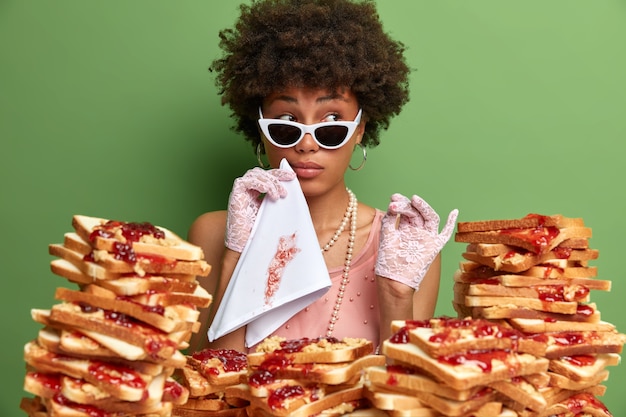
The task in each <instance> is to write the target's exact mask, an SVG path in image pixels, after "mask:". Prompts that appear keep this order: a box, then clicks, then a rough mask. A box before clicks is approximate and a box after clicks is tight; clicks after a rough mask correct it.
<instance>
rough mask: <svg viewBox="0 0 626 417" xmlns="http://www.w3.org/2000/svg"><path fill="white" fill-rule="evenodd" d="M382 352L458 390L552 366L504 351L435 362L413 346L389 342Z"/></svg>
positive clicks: (439, 359) (531, 356) (467, 353)
mask: <svg viewBox="0 0 626 417" xmlns="http://www.w3.org/2000/svg"><path fill="white" fill-rule="evenodd" d="M382 351H383V354H385V355H386V356H387V357H389V358H391V359H395V360H399V361H401V362H403V363H408V364H411V365H413V366H416V367H418V368H420V369H423V370H425V371H426V372H427V373H429V374H430V375H433V376H434V377H435V378H437V379H438V380H440V381H442V382H443V383H445V384H447V385H449V386H451V387H452V388H456V389H468V388H472V387H475V386H478V385H486V384H488V383H490V382H493V381H499V380H502V379H506V378H512V377H515V376H521V375H526V374H535V373H539V372H545V371H547V370H548V363H549V361H548V359H545V358H541V357H536V356H534V355H530V354H527V353H515V352H509V351H504V350H494V351H484V352H480V351H478V352H474V353H471V352H461V353H459V354H458V355H454V356H446V357H439V358H432V357H431V356H429V355H428V354H426V352H424V351H423V350H422V349H420V348H419V347H418V346H416V345H414V344H412V343H392V342H391V341H390V340H385V341H384V342H383V345H382ZM455 363H456V364H455Z"/></svg>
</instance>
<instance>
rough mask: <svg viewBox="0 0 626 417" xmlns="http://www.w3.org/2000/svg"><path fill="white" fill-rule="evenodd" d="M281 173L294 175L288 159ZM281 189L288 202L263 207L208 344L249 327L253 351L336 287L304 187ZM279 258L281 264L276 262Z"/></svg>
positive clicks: (248, 340) (248, 343)
mask: <svg viewBox="0 0 626 417" xmlns="http://www.w3.org/2000/svg"><path fill="white" fill-rule="evenodd" d="M280 168H281V169H287V170H290V171H293V170H292V169H291V166H289V163H288V162H287V161H286V160H285V159H283V160H282V161H281V163H280ZM283 185H284V186H285V188H286V189H287V196H286V197H285V198H280V199H278V200H276V201H271V200H270V199H269V198H265V199H264V200H263V202H262V203H261V207H260V208H259V212H258V214H257V218H256V221H255V223H254V226H253V227H252V231H251V233H250V238H249V239H248V242H247V243H246V246H245V247H244V248H243V251H242V253H241V257H240V258H239V262H238V263H237V266H236V267H235V271H234V272H233V275H232V278H231V279H230V282H229V283H228V287H227V288H226V292H225V293H224V298H223V299H222V302H221V303H220V305H219V308H218V310H217V314H216V315H215V318H214V320H213V322H212V323H211V327H210V328H209V331H208V337H209V341H213V340H215V339H217V338H219V337H221V336H223V335H225V334H228V333H230V332H232V331H234V330H236V329H238V328H240V327H241V326H244V325H248V327H247V329H246V346H248V347H250V346H253V345H255V344H256V343H258V342H260V341H262V340H263V339H264V338H265V337H267V336H268V335H269V334H270V333H272V332H273V331H274V330H276V329H277V328H278V327H280V325H282V324H283V323H285V322H286V321H287V320H288V319H289V318H291V317H292V316H293V315H294V314H296V313H297V312H299V311H300V310H302V309H303V308H305V307H306V306H308V305H309V304H311V303H312V302H314V301H315V300H317V299H318V298H319V297H321V296H322V295H323V294H324V293H326V291H328V289H329V288H330V286H331V284H332V283H331V280H330V276H329V274H328V269H327V268H326V264H325V263H324V258H323V256H322V253H321V251H320V246H319V242H318V240H317V235H316V234H315V229H314V228H313V222H312V221H311V216H310V213H309V207H308V205H307V203H306V200H305V199H304V194H303V193H302V189H301V188H300V183H299V182H298V180H297V179H294V180H292V181H286V182H284V183H283ZM279 254H282V255H283V258H284V261H283V262H278V258H277V256H278V255H279ZM270 271H273V272H270ZM270 276H271V277H274V278H275V280H274V281H273V282H271V281H270V280H268V277H270Z"/></svg>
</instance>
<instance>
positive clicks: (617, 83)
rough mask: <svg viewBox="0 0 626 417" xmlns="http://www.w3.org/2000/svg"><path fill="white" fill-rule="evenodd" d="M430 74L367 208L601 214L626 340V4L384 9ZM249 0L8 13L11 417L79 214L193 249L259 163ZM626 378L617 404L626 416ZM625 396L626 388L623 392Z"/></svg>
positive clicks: (5, 392)
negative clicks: (201, 227)
mask: <svg viewBox="0 0 626 417" xmlns="http://www.w3.org/2000/svg"><path fill="white" fill-rule="evenodd" d="M378 5H379V10H380V14H381V16H382V18H383V20H384V22H385V25H386V27H387V29H388V31H389V32H391V33H392V35H393V36H394V37H396V38H398V39H400V40H402V41H403V42H404V43H405V44H406V46H407V47H408V51H407V57H408V61H409V63H410V65H411V66H412V67H413V68H415V71H414V72H413V74H412V99H411V102H410V103H409V104H408V105H407V107H406V109H405V111H404V112H403V114H402V115H400V116H399V117H397V118H396V119H395V120H394V121H393V123H392V126H391V128H390V129H389V130H388V131H387V132H385V133H384V135H383V137H382V144H381V145H380V146H379V147H378V148H376V149H373V150H371V151H370V154H369V160H368V163H367V166H366V167H365V169H363V170H362V171H360V172H357V173H350V175H349V183H350V186H351V187H352V188H353V190H354V191H355V192H356V194H357V196H358V197H359V198H360V199H361V200H362V201H365V202H367V203H369V204H371V205H374V206H377V207H380V208H385V207H386V204H387V201H388V198H389V195H390V194H391V193H393V192H401V193H404V194H413V193H417V194H420V195H421V196H422V197H424V198H426V199H427V200H428V201H429V202H430V203H431V204H432V205H433V206H434V207H435V209H436V210H437V211H438V212H439V213H440V214H441V215H442V217H445V216H446V215H447V213H448V212H449V211H450V210H451V209H453V208H458V209H459V210H460V217H459V220H460V221H471V220H482V219H491V218H515V217H521V216H524V215H525V214H527V213H530V212H535V213H542V214H555V213H561V214H564V215H566V216H571V217H582V218H584V220H585V222H586V224H587V225H588V226H590V227H592V228H593V232H594V236H593V238H592V240H591V246H592V247H594V248H596V249H599V250H600V258H599V259H598V261H596V262H595V265H597V266H598V269H599V278H602V279H608V280H612V281H613V290H612V291H611V292H610V293H597V292H596V293H592V300H593V301H595V302H596V303H597V304H598V306H599V309H600V310H601V312H602V315H603V318H604V319H605V320H607V321H610V322H612V323H614V324H616V325H617V327H618V329H619V330H620V331H622V332H626V319H625V316H624V314H623V307H621V306H620V304H621V303H622V302H624V301H623V300H624V297H625V296H626V284H625V283H624V280H625V279H626V277H624V276H623V267H622V266H621V261H622V259H623V256H624V254H623V249H622V247H623V243H622V238H623V229H624V226H623V224H624V221H623V215H624V212H625V211H626V210H625V207H624V199H623V192H624V186H623V181H624V179H625V178H626V175H625V174H626V171H625V169H624V161H623V159H624V140H625V139H626V117H625V114H626V78H625V74H626V54H625V53H624V52H625V50H624V45H626V2H625V1H623V0H593V1H591V0H550V1H546V0H524V1H522V0H517V1H505V0H473V1H461V0H454V1H453V0H437V1H435V0H431V1H426V0H379V1H378ZM236 13H237V2H235V1H223V2H217V1H209V0H206V1H193V0H186V1H177V2H173V1H165V0H150V1H147V0H134V1H121V0H112V1H106V2H104V1H100V2H96V1H85V0H76V1H70V0H59V1H54V2H52V1H34V0H0V187H1V188H0V190H1V204H0V210H1V212H0V222H1V223H0V225H1V226H0V236H1V238H0V261H1V264H0V265H1V266H2V268H3V269H2V275H3V280H2V281H3V285H4V287H3V290H2V292H1V295H0V296H1V297H2V302H1V303H0V306H1V309H2V310H1V313H0V320H1V321H2V334H1V336H0V337H1V338H2V343H1V344H0V346H2V348H1V349H2V351H1V352H2V355H0V360H1V364H0V369H1V370H2V374H3V380H4V382H3V389H2V390H0V415H2V416H19V415H21V414H22V413H21V412H20V411H19V410H18V408H17V407H18V404H19V399H20V397H22V396H23V395H24V394H23V391H22V382H23V376H24V363H23V358H22V347H23V345H24V344H25V343H26V342H27V341H28V340H30V339H32V338H34V337H35V335H36V333H37V330H38V329H39V325H37V324H35V323H34V322H32V321H31V319H30V309H31V308H35V307H36V308H49V307H50V306H51V305H52V304H53V303H54V302H55V300H54V299H53V293H54V290H55V288H56V287H58V286H66V285H67V284H66V282H65V281H64V280H62V279H61V278H59V277H57V276H55V275H53V274H52V273H51V272H49V265H48V264H49V262H50V260H51V259H52V258H51V257H50V256H49V255H48V249H47V247H48V244H50V243H57V242H61V240H62V238H63V234H64V233H65V232H68V231H70V230H71V224H70V221H71V216H72V215H73V214H76V213H80V214H88V215H94V216H102V217H109V218H118V219H122V220H128V221H144V220H145V221H150V222H153V223H155V224H160V225H163V226H166V227H169V228H171V229H173V230H175V231H177V232H178V233H179V234H181V235H183V236H185V235H186V231H187V228H188V227H189V225H190V224H191V222H192V221H193V219H194V218H195V217H196V216H198V215H199V214H201V213H202V212H204V211H207V210H213V209H221V208H224V206H225V203H226V199H227V195H228V192H229V190H230V187H231V184H232V180H233V179H234V178H235V177H236V176H239V175H241V174H242V173H243V172H245V170H246V169H248V168H249V167H252V166H253V165H255V163H256V162H255V158H254V155H253V152H252V149H251V147H250V146H249V145H248V144H247V143H244V141H243V140H242V139H240V138H239V137H237V136H236V135H234V134H233V132H232V131H230V130H229V127H230V120H229V119H228V112H227V110H226V109H225V108H222V107H221V106H220V104H219V98H218V96H217V94H216V90H215V88H214V85H213V78H212V76H211V74H210V73H209V72H208V71H207V67H208V65H209V63H210V61H211V60H212V59H213V58H215V57H216V56H217V53H218V51H217V42H218V39H217V31H218V29H220V28H223V27H224V26H227V25H229V24H230V23H231V22H232V21H233V20H234V17H235V15H236ZM463 248H464V245H463V244H460V243H454V242H451V243H450V244H448V246H447V247H446V248H445V249H444V269H443V276H442V290H441V293H440V299H439V304H438V308H437V313H438V314H448V315H451V314H454V312H453V310H452V308H451V304H450V301H451V299H452V274H453V273H454V270H455V269H456V268H457V266H458V262H459V261H460V260H461V256H460V254H461V252H462V250H463ZM624 384H626V366H624V365H621V366H618V367H616V368H611V377H610V379H609V381H608V383H607V386H608V390H607V394H606V396H605V397H604V401H605V402H606V404H607V405H608V406H609V408H610V409H611V411H612V412H613V414H614V415H615V416H622V415H626V398H625V397H624V395H623V394H624V389H623V387H624ZM620 394H621V395H620Z"/></svg>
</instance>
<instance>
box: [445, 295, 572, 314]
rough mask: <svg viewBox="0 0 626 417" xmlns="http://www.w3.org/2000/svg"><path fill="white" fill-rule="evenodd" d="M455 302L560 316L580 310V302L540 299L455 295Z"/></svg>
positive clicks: (471, 305)
mask: <svg viewBox="0 0 626 417" xmlns="http://www.w3.org/2000/svg"><path fill="white" fill-rule="evenodd" d="M454 302H456V303H459V304H463V305H466V306H468V307H491V306H500V307H501V306H505V305H508V306H516V307H525V308H529V309H533V310H539V311H546V312H549V313H559V314H575V313H576V312H577V308H578V302H576V301H551V302H545V301H543V300H540V299H538V298H524V297H506V296H503V297H498V296H479V295H462V294H455V298H454Z"/></svg>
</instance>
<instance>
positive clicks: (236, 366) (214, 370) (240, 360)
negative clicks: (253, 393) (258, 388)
mask: <svg viewBox="0 0 626 417" xmlns="http://www.w3.org/2000/svg"><path fill="white" fill-rule="evenodd" d="M187 364H188V365H189V366H190V367H191V368H193V369H195V370H196V371H198V372H199V373H200V374H201V375H202V376H203V377H204V378H206V380H207V381H208V383H209V384H211V385H235V384H238V383H240V382H243V381H244V380H245V377H246V375H247V373H248V359H247V356H246V354H245V353H243V352H239V351H237V350H234V349H209V348H207V349H203V350H200V351H197V352H193V353H192V354H191V355H188V356H187Z"/></svg>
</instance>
